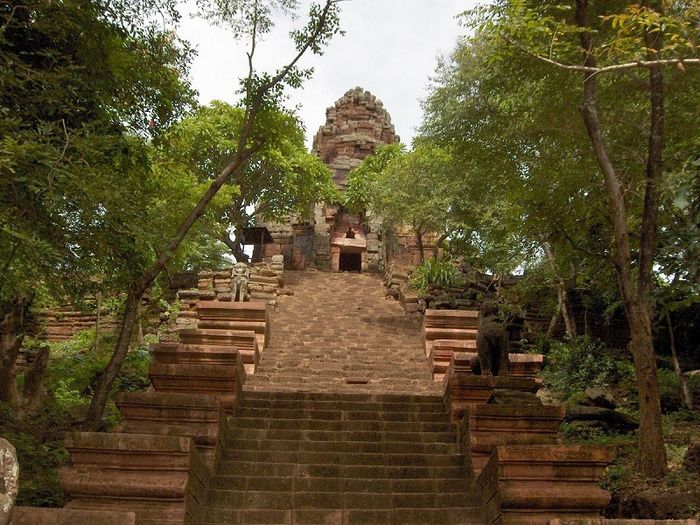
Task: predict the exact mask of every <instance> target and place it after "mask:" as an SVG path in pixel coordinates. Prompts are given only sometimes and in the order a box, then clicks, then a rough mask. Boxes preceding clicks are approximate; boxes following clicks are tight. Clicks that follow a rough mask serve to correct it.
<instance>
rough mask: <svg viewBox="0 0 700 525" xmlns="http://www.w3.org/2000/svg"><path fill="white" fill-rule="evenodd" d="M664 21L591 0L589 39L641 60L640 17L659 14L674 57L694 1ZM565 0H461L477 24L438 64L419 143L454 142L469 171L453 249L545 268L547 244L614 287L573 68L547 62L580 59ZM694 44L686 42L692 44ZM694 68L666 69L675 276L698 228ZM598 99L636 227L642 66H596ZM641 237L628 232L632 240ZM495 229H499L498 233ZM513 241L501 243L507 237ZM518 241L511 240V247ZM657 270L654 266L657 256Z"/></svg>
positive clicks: (688, 33)
mask: <svg viewBox="0 0 700 525" xmlns="http://www.w3.org/2000/svg"><path fill="white" fill-rule="evenodd" d="M668 4H669V5H671V7H670V8H669V9H668V10H667V12H666V15H665V16H664V17H663V20H649V17H650V16H651V15H650V13H649V12H648V11H645V10H643V9H641V10H640V9H639V8H638V4H636V3H634V2H621V1H620V2H596V3H594V4H593V5H594V6H595V9H596V10H597V11H596V12H595V16H594V17H593V19H594V21H595V23H596V24H597V27H596V30H597V33H596V39H597V41H598V42H597V46H596V49H599V50H601V51H600V52H601V56H600V57H597V58H598V59H599V63H600V65H601V66H606V65H612V64H615V63H619V62H626V61H635V60H638V59H640V58H645V57H646V55H645V53H646V48H645V47H644V44H643V32H641V31H640V26H639V24H642V25H645V26H647V27H655V25H656V26H659V27H660V26H661V25H662V24H663V26H664V30H665V31H666V32H667V41H668V42H671V44H670V49H669V50H668V52H667V51H666V50H665V51H664V53H668V56H669V57H672V56H678V55H679V54H681V53H685V52H688V50H689V49H690V47H688V46H689V42H696V37H697V35H696V33H697V23H696V22H697V12H698V11H697V3H695V2H692V3H687V2H670V3H668ZM572 5H573V3H572V2H555V1H552V2H529V1H505V0H504V1H498V2H494V3H493V4H491V5H490V6H487V7H483V8H480V9H478V10H475V11H471V12H468V13H466V14H465V15H464V18H463V20H464V21H465V23H466V24H467V25H468V26H469V27H470V28H472V29H473V30H474V31H475V33H474V34H473V36H472V37H470V38H466V39H464V40H463V41H462V42H461V43H460V44H459V45H458V47H457V49H456V50H455V52H454V54H453V55H452V56H451V57H449V59H445V60H443V61H442V62H441V64H440V65H439V67H438V71H437V74H436V77H435V79H434V84H433V87H432V90H431V92H430V95H429V97H428V98H427V100H426V101H425V102H424V111H425V117H424V122H423V125H422V128H421V133H420V137H419V138H418V139H417V141H418V142H421V141H427V142H432V143H435V144H437V145H438V146H440V147H444V148H450V151H451V152H452V156H453V159H454V161H455V162H456V163H457V164H458V165H459V166H460V171H459V173H460V174H461V177H462V178H463V179H465V180H464V181H463V183H462V185H461V188H462V189H463V190H464V193H463V202H464V203H465V205H466V203H467V202H469V201H471V202H472V203H473V206H472V207H471V208H470V209H471V212H472V217H473V218H474V221H473V222H471V225H470V228H467V229H466V230H464V233H466V235H464V236H459V235H456V236H454V241H453V243H452V247H453V248H454V249H455V250H458V251H461V252H463V253H467V254H480V257H477V258H475V259H473V260H474V262H475V263H477V264H479V261H480V264H481V266H482V268H486V269H489V268H490V269H493V268H495V267H499V266H500V267H507V264H506V263H507V262H508V261H509V260H511V261H512V260H513V257H514V256H515V257H516V259H517V260H518V261H519V262H518V266H524V267H530V268H532V269H538V270H537V271H540V272H541V271H551V270H545V268H546V265H542V264H541V258H542V256H543V254H542V252H541V251H540V250H539V248H538V247H539V245H540V243H542V242H548V243H549V244H550V245H551V246H552V248H553V251H554V253H555V255H556V259H557V261H556V268H555V269H556V273H558V274H559V275H560V276H564V277H571V278H572V279H573V280H574V282H575V286H578V287H582V288H585V289H596V290H597V293H598V295H600V294H603V295H607V296H608V297H614V296H615V295H616V285H615V281H614V278H613V273H612V265H611V264H610V257H611V250H612V228H611V225H610V222H609V220H608V218H607V211H606V205H607V202H606V195H605V193H604V189H603V184H602V176H601V175H599V173H598V167H597V164H596V162H595V159H594V157H593V155H592V152H591V148H590V144H589V140H588V136H587V133H586V130H585V127H584V125H583V122H582V119H581V116H580V113H579V106H580V104H581V83H582V81H583V76H582V73H580V72H579V73H576V72H572V71H567V70H565V69H563V68H557V67H555V66H553V65H551V64H550V63H548V62H546V61H545V60H543V59H542V58H541V57H544V58H551V59H555V60H557V61H560V62H562V63H567V64H580V63H581V61H582V55H581V50H580V43H579V41H578V32H579V29H578V28H577V27H576V24H575V21H574V20H573V19H572V18H573V11H572ZM694 49H695V48H693V51H692V53H696V51H695V50H694ZM699 73H700V71H698V70H697V69H691V68H690V67H688V68H682V69H677V68H672V69H667V70H666V71H665V75H666V85H667V93H666V102H667V129H666V149H665V152H664V158H665V166H664V168H665V178H664V181H663V197H662V206H661V211H660V221H661V222H660V224H661V231H662V232H665V233H662V242H661V250H660V255H659V261H662V260H663V261H666V262H667V263H668V265H669V270H668V271H669V273H667V274H666V275H670V274H671V272H672V271H673V270H671V269H670V267H671V266H672V267H673V268H675V271H674V273H673V274H674V275H675V274H676V273H675V272H679V274H678V275H679V279H681V280H684V279H685V278H688V277H689V276H687V274H685V273H684V271H683V270H680V268H696V267H697V265H696V264H695V263H694V262H693V260H692V256H691V255H690V254H689V253H688V247H689V246H691V245H692V243H691V244H686V243H685V242H684V241H682V242H678V240H679V239H688V240H690V239H692V238H693V236H694V235H697V231H698V223H697V221H695V222H693V219H692V218H691V216H692V213H693V211H692V209H693V208H692V205H690V200H689V198H688V195H689V191H690V188H692V187H693V184H692V180H693V178H694V177H696V176H697V175H696V172H694V171H693V168H692V161H693V159H695V158H697V151H698V143H697V140H698V129H700V128H699V127H698V124H700V122H699V119H700V114H699V113H698V112H697V110H696V108H697V107H698V104H699V102H700V100H699V99H698V91H697V89H695V88H694V87H693V86H694V85H695V86H696V85H697V83H698V80H699V78H698V74H699ZM598 83H599V99H600V105H601V111H602V118H603V120H604V127H605V129H606V140H607V141H608V144H609V148H610V153H611V155H612V157H613V158H612V160H613V163H614V164H615V165H616V166H617V167H618V171H619V173H620V176H621V177H622V179H623V184H624V186H625V197H626V200H627V206H628V213H629V215H630V218H631V219H630V221H631V226H632V229H633V230H634V229H635V228H638V226H639V224H640V222H641V212H642V206H643V195H644V184H645V177H644V173H645V163H646V147H647V135H648V120H649V118H648V114H649V102H648V93H647V91H648V80H647V73H646V71H645V70H641V71H639V70H634V69H630V70H626V71H624V72H622V73H614V74H613V73H606V74H600V75H599V78H598ZM638 240H639V239H638V237H636V236H635V237H633V239H632V241H633V242H634V243H637V242H638ZM503 241H507V242H506V243H504V242H503ZM508 245H509V246H510V247H511V249H508V248H507V246H508ZM514 247H515V248H517V249H516V250H513V249H512V248H514ZM657 269H658V267H657Z"/></svg>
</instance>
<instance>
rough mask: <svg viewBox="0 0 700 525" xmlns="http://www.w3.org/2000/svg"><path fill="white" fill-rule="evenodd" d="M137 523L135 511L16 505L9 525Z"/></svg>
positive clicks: (109, 524)
mask: <svg viewBox="0 0 700 525" xmlns="http://www.w3.org/2000/svg"><path fill="white" fill-rule="evenodd" d="M95 523H99V524H100V525H136V514H135V513H133V512H108V511H104V510H99V511H90V510H76V509H49V508H39V507H14V508H13V509H12V514H11V516H10V523H9V525H95Z"/></svg>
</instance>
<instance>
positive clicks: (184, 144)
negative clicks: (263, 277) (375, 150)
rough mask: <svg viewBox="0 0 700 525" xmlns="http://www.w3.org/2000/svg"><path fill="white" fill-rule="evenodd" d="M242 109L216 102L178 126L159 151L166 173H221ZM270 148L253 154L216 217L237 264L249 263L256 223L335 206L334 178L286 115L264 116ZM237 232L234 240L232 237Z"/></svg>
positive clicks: (234, 177)
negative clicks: (247, 237) (322, 204)
mask: <svg viewBox="0 0 700 525" xmlns="http://www.w3.org/2000/svg"><path fill="white" fill-rule="evenodd" d="M244 117H245V111H244V109H243V108H237V107H233V106H230V105H228V104H226V103H224V102H213V103H212V104H211V105H210V106H208V107H204V108H201V109H199V110H198V111H197V112H196V113H194V114H193V115H191V116H189V117H188V118H186V119H184V120H183V121H182V122H180V123H178V124H177V125H176V126H174V127H173V128H172V129H171V130H170V131H168V133H167V134H166V135H165V137H164V139H163V140H162V141H161V144H160V147H159V155H158V157H159V159H161V160H160V162H161V164H162V167H163V169H165V170H172V171H182V172H191V173H192V174H193V175H194V176H196V178H197V179H198V180H208V179H209V177H210V176H211V174H212V173H218V172H220V171H221V170H222V169H223V168H224V167H225V166H226V165H227V164H228V162H229V160H230V159H231V157H232V155H233V153H235V150H236V147H237V144H238V136H237V132H238V131H239V130H240V129H241V122H242V121H243V118H244ZM266 119H267V122H266V123H265V129H266V144H265V147H264V148H261V149H260V150H258V151H257V152H256V153H255V154H253V155H252V156H251V157H250V158H249V159H248V161H247V162H246V163H245V166H243V167H242V168H241V169H239V170H237V171H236V172H235V173H234V174H233V175H232V176H231V178H230V179H229V181H228V183H227V185H228V186H231V187H233V188H234V190H235V193H234V195H233V197H232V199H231V201H230V203H229V204H228V205H227V206H224V207H222V208H221V209H220V210H219V211H218V215H219V217H220V223H221V226H222V227H223V231H222V232H221V240H222V241H223V242H224V243H225V244H226V245H227V246H228V247H229V248H230V250H231V252H232V253H233V255H234V257H235V258H236V260H246V259H247V256H246V255H245V254H244V252H243V246H242V241H243V230H244V229H245V228H247V227H249V226H252V225H253V224H254V221H255V219H256V218H258V219H262V220H265V221H274V220H281V219H283V218H284V217H286V216H288V215H291V214H297V215H299V216H302V217H304V216H308V215H309V214H310V213H311V212H312V210H313V203H314V202H317V201H319V200H326V201H333V200H336V193H335V191H334V188H335V187H334V186H333V184H332V181H331V172H330V170H328V168H327V167H326V166H325V165H324V164H323V162H321V160H320V159H319V158H318V156H316V155H312V154H310V153H308V152H307V151H306V146H305V145H304V134H303V130H302V128H301V126H300V124H299V122H298V120H297V119H296V118H295V117H294V116H293V115H291V114H288V113H285V112H282V111H278V112H275V111H271V112H270V113H269V115H266ZM229 229H232V230H233V238H231V235H230V233H229V231H228V230H229Z"/></svg>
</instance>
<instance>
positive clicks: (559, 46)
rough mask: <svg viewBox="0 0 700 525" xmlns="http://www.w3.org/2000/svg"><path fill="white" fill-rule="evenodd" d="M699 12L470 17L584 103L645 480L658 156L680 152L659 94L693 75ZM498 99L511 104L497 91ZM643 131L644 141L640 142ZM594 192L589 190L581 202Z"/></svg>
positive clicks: (534, 9) (540, 8)
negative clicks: (625, 334) (625, 333)
mask: <svg viewBox="0 0 700 525" xmlns="http://www.w3.org/2000/svg"><path fill="white" fill-rule="evenodd" d="M698 13H699V11H698V4H697V2H646V3H642V4H640V3H635V2H605V3H602V2H596V3H594V2H589V1H588V0H576V1H575V2H555V1H552V2H527V1H525V2H521V1H517V2H515V1H506V0H504V1H499V2H496V3H495V4H494V5H493V6H490V7H487V8H484V9H481V10H479V11H477V12H475V13H472V15H471V16H472V18H471V23H472V24H473V25H474V26H475V27H476V29H477V35H478V36H477V38H479V39H480V40H481V42H482V46H483V48H484V49H485V50H486V52H487V53H489V54H490V57H491V58H490V60H491V62H492V63H496V61H500V62H502V63H505V64H509V65H514V64H518V66H516V67H518V68H519V69H520V70H523V67H522V66H523V64H524V65H525V68H524V69H525V74H526V77H527V78H531V79H533V80H536V81H537V82H538V83H539V85H540V86H548V87H549V89H554V90H555V91H554V92H553V93H552V95H553V99H554V100H557V98H558V97H559V95H558V94H557V91H556V90H560V92H561V94H562V95H563V98H567V99H569V100H570V98H571V95H577V96H578V97H579V101H580V102H578V103H574V104H575V105H574V104H571V107H577V106H579V107H580V111H581V115H582V116H583V124H584V129H585V131H586V133H587V137H588V147H589V151H592V153H593V155H592V157H593V159H594V160H595V166H596V168H597V170H598V172H599V173H600V176H601V178H602V182H603V183H604V186H603V187H604V192H603V194H602V195H601V196H602V197H603V198H604V199H605V201H604V202H606V203H607V205H606V208H605V215H606V218H607V220H608V223H609V226H607V227H606V226H605V225H604V224H603V225H602V229H601V230H599V233H603V232H605V231H606V230H607V231H609V232H610V236H611V237H612V242H611V244H610V247H609V248H608V249H607V250H605V251H609V256H608V257H609V261H610V262H611V267H612V269H613V270H614V273H615V276H616V280H617V286H618V290H619V294H620V297H621V300H622V303H623V305H624V308H625V312H626V315H627V319H628V323H629V326H630V333H631V343H630V350H631V353H632V356H633V360H634V363H635V371H636V375H637V384H638V389H639V402H640V434H639V438H640V446H639V449H640V453H639V463H638V468H639V471H640V472H641V473H643V474H646V475H650V476H658V475H661V474H663V473H664V472H665V471H666V455H665V449H664V446H663V436H662V430H661V411H660V403H659V392H658V381H657V377H656V359H655V354H654V348H653V339H652V324H651V318H652V312H653V304H652V302H651V294H650V292H651V288H652V284H653V278H654V277H653V265H654V259H655V253H656V237H657V232H658V210H659V208H660V205H661V201H660V198H661V195H660V188H661V187H662V183H663V171H662V167H663V162H662V160H663V154H664V151H669V150H670V151H673V149H674V147H677V146H674V145H672V146H669V144H668V142H667V140H666V137H665V132H666V127H665V118H666V113H667V109H668V108H667V106H666V96H665V94H666V93H667V91H668V87H667V82H668V78H669V77H673V81H674V82H678V83H684V82H686V81H687V80H685V79H684V78H683V76H686V75H687V76H691V78H696V77H693V76H692V75H693V74H694V73H686V69H687V68H688V67H690V66H695V65H697V64H700V60H698V59H697V58H696V57H695V50H696V49H697V44H698V43H699V42H700V39H699V38H698V24H697V20H698ZM581 49H583V58H580V56H581ZM543 66H547V67H548V69H546V70H543V69H542V67H543ZM668 66H677V67H678V68H679V69H680V73H679V72H678V71H676V72H669V73H668V74H664V72H663V68H664V67H668ZM557 70H560V71H559V72H558V71H557ZM562 72H568V73H579V74H580V75H581V76H580V77H579V80H578V81H577V82H575V83H573V84H572V79H571V78H564V79H563V81H562V82H561V83H559V84H555V83H553V82H551V79H552V78H561V74H560V73H562ZM538 75H539V78H538V77H537V76H538ZM570 76H571V77H573V75H570ZM644 76H646V77H647V78H646V81H644V80H643V77H644ZM513 89H514V91H517V90H518V88H517V87H515V88H513ZM504 100H508V101H509V102H510V101H512V100H513V99H512V98H511V99H508V97H501V101H502V102H503V101H504ZM624 103H628V105H624ZM525 105H527V104H525ZM604 108H605V109H604ZM606 110H607V111H606ZM674 111H675V112H677V113H679V112H682V111H683V109H681V110H679V109H677V108H674ZM528 117H529V115H523V116H522V117H521V119H522V120H525V121H527V120H529V119H528ZM554 120H556V119H554V118H552V119H550V122H552V121H554ZM686 129H690V128H689V127H687V125H686ZM640 133H641V134H643V135H645V136H646V140H645V142H646V145H645V147H643V148H640V147H639V144H640V141H639V135H640ZM623 148H624V149H623ZM546 151H547V150H546V149H545V148H542V147H541V146H538V147H536V148H534V149H532V153H533V154H536V155H540V154H542V153H543V152H545V153H546ZM640 175H641V176H640ZM588 191H590V190H588ZM596 193H597V192H596ZM593 195H595V193H593V194H591V193H589V194H588V196H589V201H591V199H590V197H592V196H593ZM639 196H641V198H640V197H639ZM592 202H595V201H592ZM598 236H599V235H598ZM569 240H574V239H569ZM579 248H580V246H579Z"/></svg>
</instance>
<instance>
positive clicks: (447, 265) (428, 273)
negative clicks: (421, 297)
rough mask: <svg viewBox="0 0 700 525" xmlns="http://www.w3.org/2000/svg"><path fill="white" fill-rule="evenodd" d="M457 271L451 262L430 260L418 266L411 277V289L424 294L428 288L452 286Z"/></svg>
mask: <svg viewBox="0 0 700 525" xmlns="http://www.w3.org/2000/svg"><path fill="white" fill-rule="evenodd" d="M457 274H458V271H457V269H456V268H455V267H454V266H453V265H452V262H450V261H449V260H446V259H441V260H438V259H435V258H430V259H427V260H426V261H423V262H422V263H421V264H419V265H418V266H417V267H416V269H415V270H414V272H413V275H411V281H410V283H411V287H412V288H413V289H414V290H416V291H417V292H419V293H421V294H424V293H426V291H427V290H428V287H430V286H434V285H436V286H444V287H446V288H447V287H450V286H453V285H454V283H455V281H456V279H457Z"/></svg>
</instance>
